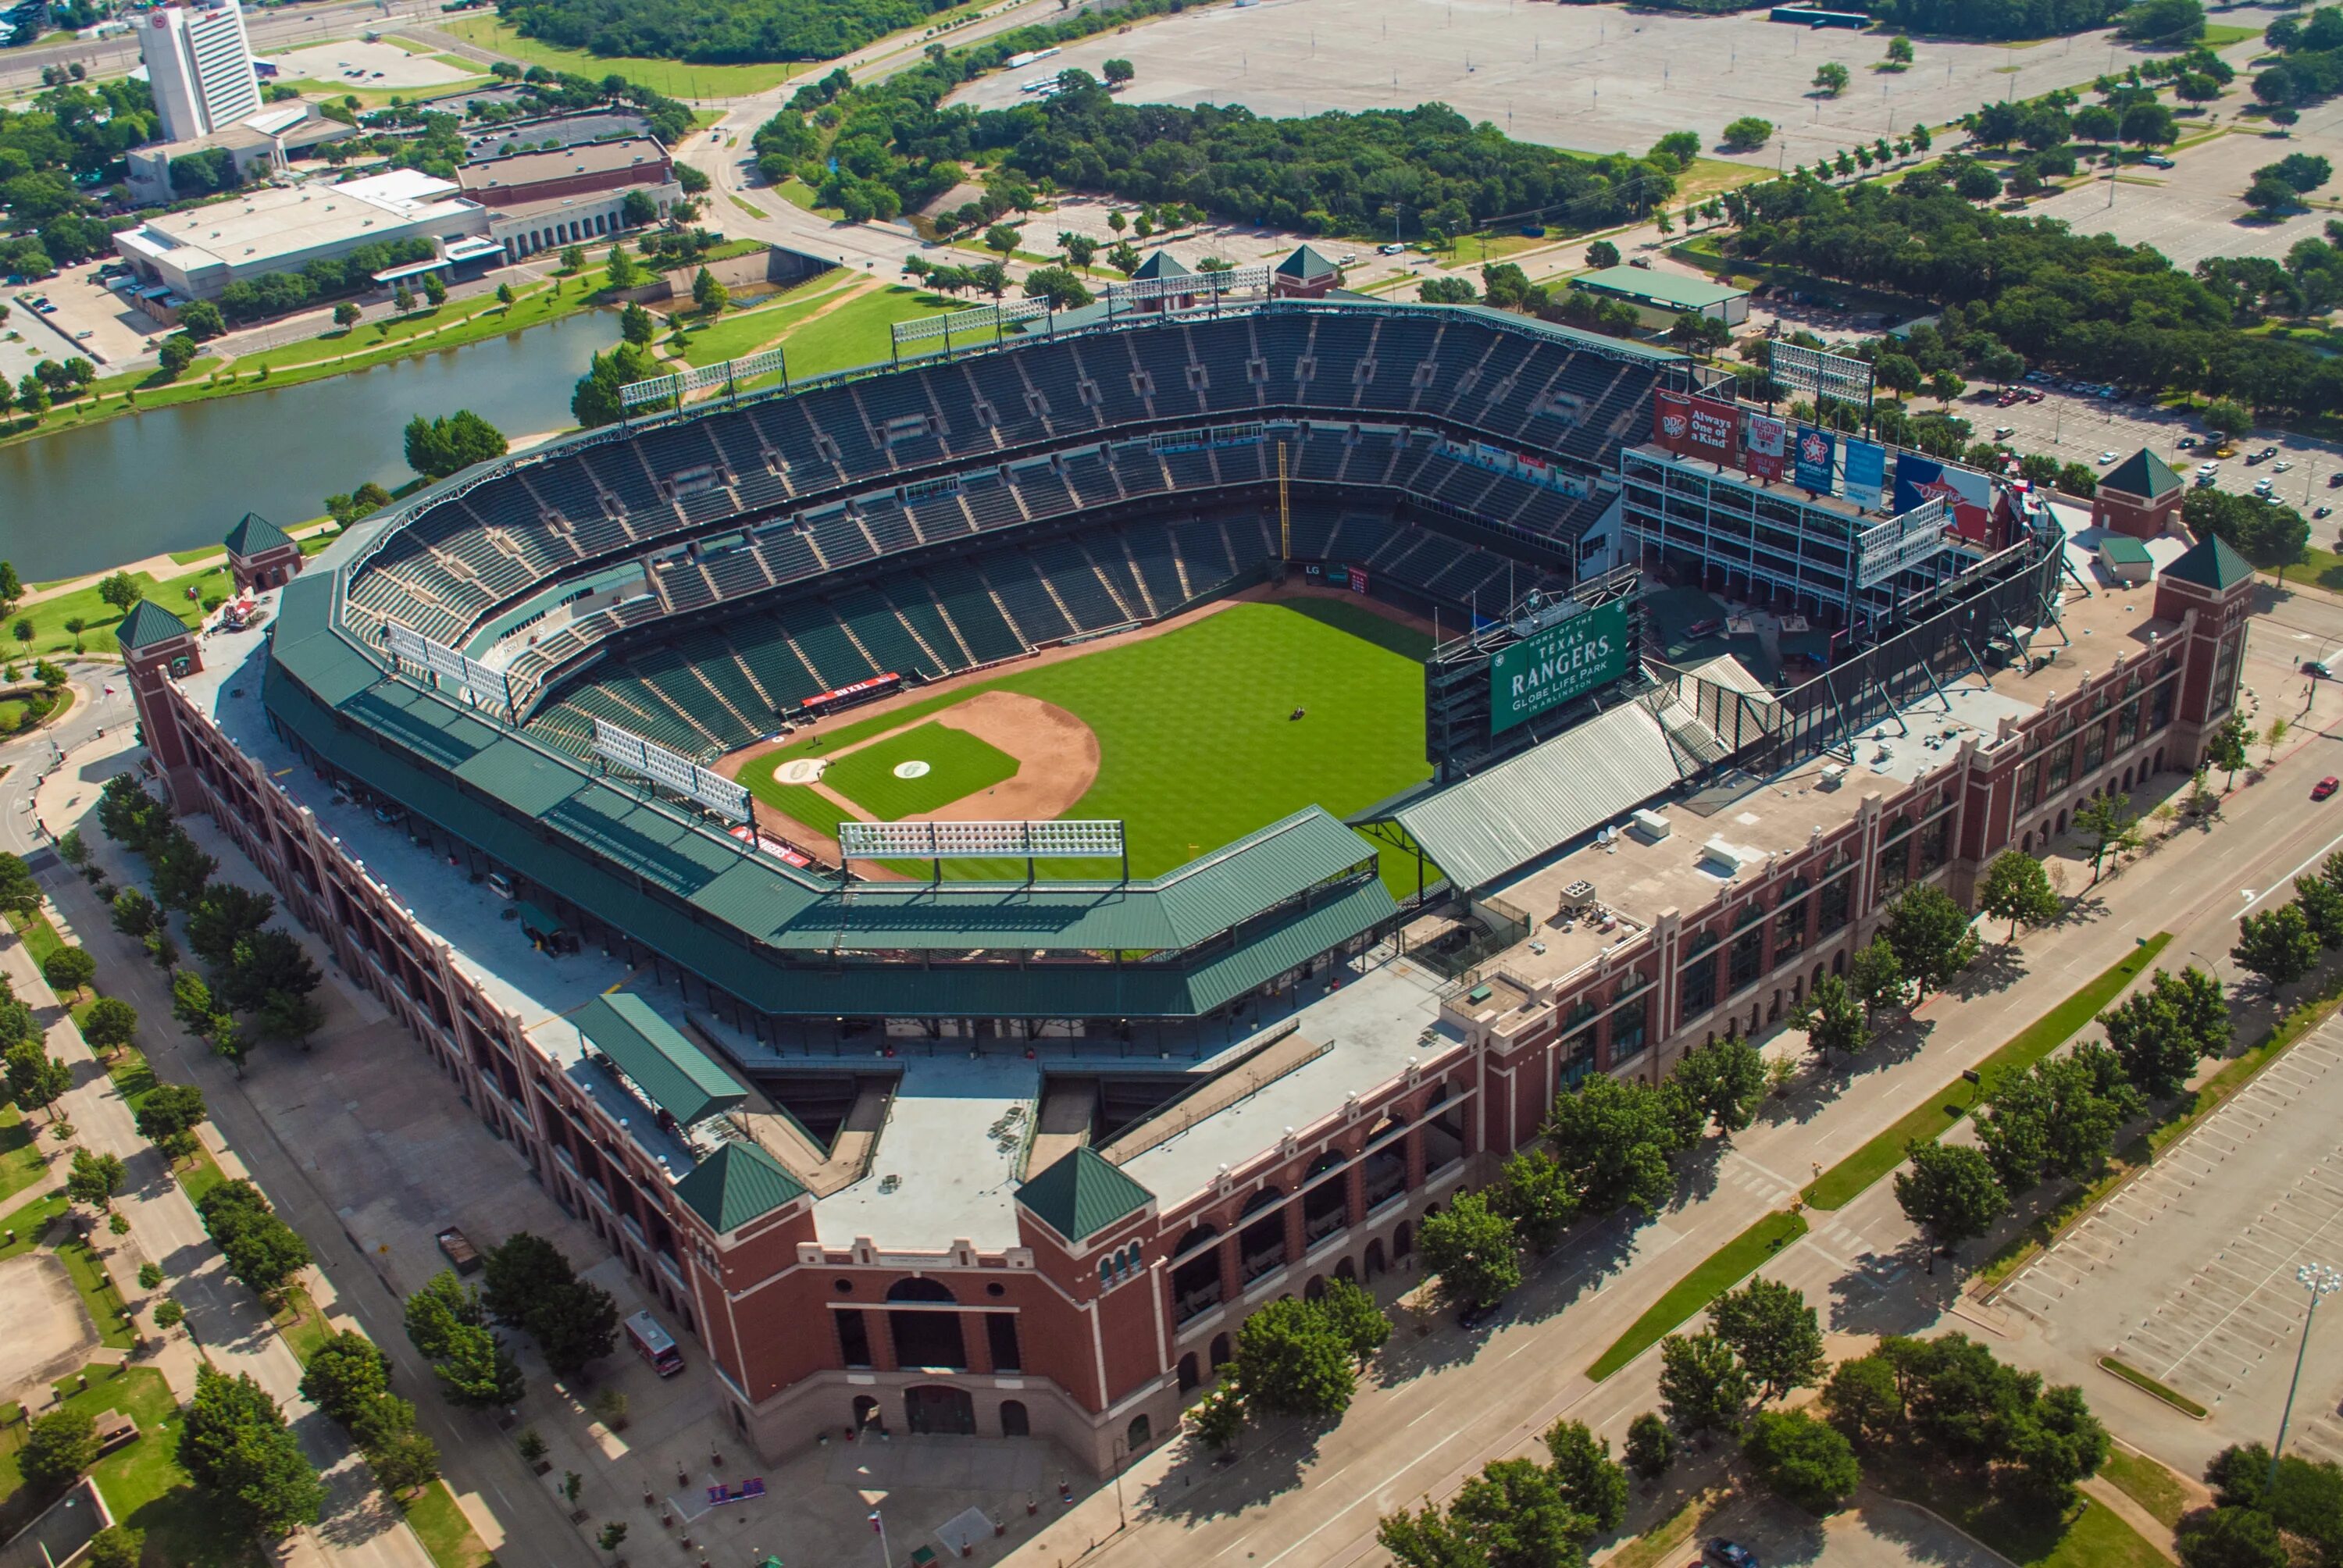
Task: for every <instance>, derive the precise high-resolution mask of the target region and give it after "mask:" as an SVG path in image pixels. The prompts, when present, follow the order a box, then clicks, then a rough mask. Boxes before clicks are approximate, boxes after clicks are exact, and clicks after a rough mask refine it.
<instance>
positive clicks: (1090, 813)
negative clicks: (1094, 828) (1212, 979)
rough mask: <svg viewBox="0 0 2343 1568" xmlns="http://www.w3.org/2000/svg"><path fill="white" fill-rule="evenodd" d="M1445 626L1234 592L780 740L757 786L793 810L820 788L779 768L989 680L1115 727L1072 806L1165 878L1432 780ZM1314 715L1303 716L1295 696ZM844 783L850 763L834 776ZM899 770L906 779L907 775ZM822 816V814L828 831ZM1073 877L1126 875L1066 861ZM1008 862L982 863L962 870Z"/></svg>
mask: <svg viewBox="0 0 2343 1568" xmlns="http://www.w3.org/2000/svg"><path fill="white" fill-rule="evenodd" d="M1429 642H1430V639H1429V638H1425V637H1423V636H1422V635H1421V634H1418V633H1413V632H1411V631H1409V630H1407V629H1406V628H1403V627H1400V626H1397V625H1395V624H1394V623H1393V622H1391V621H1389V620H1386V619H1384V618H1383V617H1381V616H1377V615H1374V614H1373V613H1372V612H1370V611H1368V610H1365V609H1363V608H1358V607H1357V606H1354V605H1350V604H1345V603H1343V602H1342V601H1341V600H1337V599H1318V598H1309V599H1296V600H1292V601H1290V602H1287V603H1282V604H1238V605H1232V606H1230V607H1229V608H1226V609H1224V610H1222V611H1221V612H1220V613H1219V614H1217V615H1213V616H1211V617H1208V618H1205V619H1203V620H1201V621H1198V622H1196V623H1195V624H1193V625H1192V626H1187V627H1183V628H1181V629H1179V630H1177V631H1174V632H1172V633H1169V634H1168V635H1166V636H1163V637H1159V638H1149V639H1147V640H1145V641H1142V642H1131V643H1125V644H1122V645H1121V646H1120V647H1113V648H1102V649H1101V650H1100V651H1099V652H1097V653H1094V654H1091V655H1090V656H1089V657H1087V658H1074V659H1068V660H1066V661H1065V662H1064V663H1061V664H1053V665H1047V666H1044V667H1042V668H1036V669H1028V670H1023V671H1020V672H1018V673H1015V674H1011V675H1007V676H1003V677H1001V678H999V679H995V680H988V681H983V682H980V683H979V684H977V685H974V686H971V687H967V688H963V689H960V690H956V691H951V692H948V693H944V694H942V695H940V696H938V697H935V698H932V699H929V700H927V701H924V702H919V703H913V704H911V705H910V706H909V707H906V708H901V709H895V710H894V711H892V712H890V713H884V714H880V715H878V716H876V717H875V718H871V719H863V720H860V721H859V722H857V723H852V724H847V725H842V726H840V728H838V729H832V730H829V731H828V732H827V733H825V734H824V735H823V736H822V738H821V744H820V746H819V747H817V746H814V745H812V744H809V743H805V742H799V743H798V744H796V745H792V746H787V747H783V748H781V749H779V750H777V751H774V752H770V753H768V754H767V755H766V756H764V757H762V758H759V759H758V760H757V761H756V762H755V763H753V764H751V765H750V766H749V768H747V769H744V770H743V771H742V773H741V775H740V781H741V782H742V783H744V784H746V785H747V786H748V787H749V789H751V790H752V791H754V792H755V793H756V795H757V796H758V798H759V799H762V800H765V801H766V802H768V803H769V804H770V805H772V806H773V807H775V808H776V809H779V810H781V811H784V812H787V813H789V815H791V816H793V817H794V816H798V815H799V812H800V811H805V812H807V813H809V814H810V813H812V812H813V811H814V810H815V808H814V806H813V805H811V804H810V803H809V801H814V800H819V799H820V797H818V796H814V795H813V794H812V791H810V790H806V789H789V788H788V787H786V786H781V785H777V784H775V783H774V781H773V771H774V769H776V768H777V767H779V765H780V764H781V763H783V762H786V761H789V759H793V758H798V757H811V756H825V755H831V754H834V753H835V752H836V750H837V749H838V748H839V747H840V746H841V745H844V744H848V743H850V742H852V741H854V740H857V739H865V738H868V737H870V736H871V735H875V734H878V733H880V731H882V730H887V729H895V728H898V727H900V726H901V725H904V724H907V723H910V722H911V721H912V720H914V719H921V718H925V717H927V716H929V715H930V714H934V713H937V712H940V711H941V710H943V709H947V708H950V707H951V706H953V705H954V704H956V703H960V702H962V701H965V700H967V699H969V698H970V697H972V696H974V695H975V694H976V693H978V692H980V691H995V690H998V691H1017V692H1023V693H1025V694H1026V695H1028V696H1031V697H1036V698H1039V699H1041V700H1042V701H1045V702H1052V703H1055V704H1057V705H1058V706H1059V707H1061V708H1063V709H1066V710H1067V711H1069V712H1071V713H1073V714H1074V715H1076V716H1077V717H1079V718H1080V719H1082V721H1083V722H1084V723H1086V724H1088V725H1089V726H1090V727H1091V729H1092V730H1093V731H1094V732H1095V733H1096V734H1097V736H1098V738H1099V749H1100V759H1099V774H1098V779H1097V780H1096V782H1095V783H1093V784H1092V786H1091V789H1090V791H1089V792H1088V793H1087V794H1085V795H1084V796H1083V797H1082V798H1081V799H1080V800H1079V801H1077V802H1075V804H1074V806H1073V808H1072V809H1071V810H1070V811H1069V812H1068V813H1067V815H1069V816H1071V817H1119V818H1121V819H1124V820H1125V821H1126V823H1127V824H1128V826H1127V828H1126V832H1127V834H1128V836H1129V839H1130V845H1131V871H1132V873H1133V874H1134V875H1138V876H1153V875H1155V874H1156V873H1158V872H1161V871H1165V870H1169V869H1172V867H1174V866H1179V865H1182V864H1185V863H1186V862H1187V861H1189V860H1192V859H1195V858H1196V857H1197V856H1198V855H1201V854H1202V853H1204V852H1205V851H1206V850H1208V849H1216V848H1218V847H1219V846H1221V845H1222V844H1225V843H1227V842H1228V841H1229V840H1230V839H1235V838H1238V837H1240V836H1242V834H1245V833H1248V832H1250V831H1252V829H1256V828H1260V827H1262V826H1264V825H1265V824H1267V823H1270V822H1272V821H1275V820H1276V819H1279V818H1281V817H1283V816H1285V815H1287V814H1288V813H1290V812H1292V811H1296V810H1299V809H1302V808H1303V807H1305V806H1308V805H1311V804H1313V803H1315V804H1318V805H1322V806H1323V807H1325V808H1326V809H1328V810H1329V811H1332V812H1333V813H1334V814H1335V815H1336V816H1343V815H1346V814H1348V813H1350V812H1352V811H1355V810H1358V809H1360V808H1362V807H1364V806H1370V805H1373V803H1374V802H1376V801H1378V800H1381V799H1384V798H1385V797H1387V796H1390V795H1393V794H1395V793H1397V792H1398V791H1399V790H1401V789H1404V788H1406V787H1407V786H1408V785H1410V784H1413V783H1415V782H1416V781H1418V780H1420V779H1423V778H1424V777H1425V775H1426V774H1427V772H1428V771H1429V770H1430V769H1429V766H1428V764H1426V762H1425V761H1424V759H1423V666H1422V664H1421V662H1420V661H1421V660H1422V658H1423V656H1424V654H1425V653H1426V652H1427V651H1429V649H1428V644H1429ZM1297 707H1299V708H1304V709H1308V710H1309V716H1308V717H1307V718H1306V719H1302V720H1300V721H1298V722H1297V721H1295V720H1293V719H1291V718H1290V717H1289V716H1290V715H1291V714H1292V711H1293V709H1295V708H1297ZM832 777H833V778H835V777H836V775H835V774H834V773H833V775H832ZM890 782H891V780H890ZM827 811H828V815H829V817H830V821H828V822H825V821H823V820H821V819H820V818H819V817H817V818H815V819H812V820H809V821H808V823H807V825H808V826H809V827H814V828H818V829H822V830H823V831H829V830H830V826H831V825H833V824H834V821H835V818H836V809H835V808H834V807H830V808H827ZM1058 869H1059V871H1060V874H1062V875H1069V876H1099V875H1109V874H1111V873H1112V871H1113V869H1114V868H1113V867H1112V866H1111V865H1108V864H1104V863H1100V864H1093V863H1091V862H1088V861H1066V862H1061V863H1060V865H1059V868H1058ZM946 870H947V872H948V873H951V872H957V874H959V875H961V876H970V877H975V876H993V875H999V874H1000V872H1001V868H1000V867H999V866H997V865H991V864H987V863H983V862H962V863H961V864H960V865H959V866H957V867H947V868H946ZM1383 875H1384V879H1385V880H1386V882H1387V883H1389V885H1391V886H1392V887H1393V888H1394V889H1401V888H1404V889H1405V890H1408V891H1411V892H1412V891H1413V890H1414V887H1415V864H1414V861H1413V859H1412V858H1410V859H1407V860H1405V861H1404V863H1402V862H1401V860H1400V859H1399V857H1398V856H1397V855H1396V854H1395V853H1387V854H1386V855H1385V858H1384V861H1383Z"/></svg>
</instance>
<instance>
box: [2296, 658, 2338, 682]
mask: <svg viewBox="0 0 2343 1568" xmlns="http://www.w3.org/2000/svg"><path fill="white" fill-rule="evenodd" d="M2302 673H2303V674H2305V675H2307V676H2309V677H2310V678H2312V679H2314V680H2332V679H2334V678H2335V677H2334V676H2333V675H2332V674H2331V673H2329V672H2328V668H2327V661H2326V660H2325V659H2323V658H2306V659H2304V660H2303V661H2302Z"/></svg>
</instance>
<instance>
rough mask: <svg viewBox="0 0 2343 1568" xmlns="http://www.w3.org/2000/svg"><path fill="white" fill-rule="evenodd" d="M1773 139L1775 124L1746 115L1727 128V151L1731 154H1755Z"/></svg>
mask: <svg viewBox="0 0 2343 1568" xmlns="http://www.w3.org/2000/svg"><path fill="white" fill-rule="evenodd" d="M1773 139H1774V122H1773V121H1771V120H1761V119H1759V118H1758V117H1757V116H1755V115H1744V116H1741V117H1740V118H1739V119H1737V120H1733V121H1730V122H1728V123H1727V124H1726V126H1725V151H1727V152H1731V153H1751V152H1755V151H1756V150H1757V149H1758V148H1759V147H1762V146H1765V144H1766V143H1767V142H1770V141H1772V140H1773Z"/></svg>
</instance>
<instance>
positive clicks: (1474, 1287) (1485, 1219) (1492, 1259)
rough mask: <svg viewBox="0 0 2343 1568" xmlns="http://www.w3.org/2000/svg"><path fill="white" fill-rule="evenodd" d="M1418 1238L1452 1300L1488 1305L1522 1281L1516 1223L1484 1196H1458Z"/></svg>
mask: <svg viewBox="0 0 2343 1568" xmlns="http://www.w3.org/2000/svg"><path fill="white" fill-rule="evenodd" d="M1417 1240H1418V1243H1419V1244H1420V1245H1421V1246H1422V1248H1423V1268H1424V1272H1426V1273H1428V1274H1430V1275H1431V1276H1432V1277H1433V1278H1434V1279H1436V1280H1438V1281H1439V1282H1440V1288H1441V1291H1442V1292H1443V1294H1444V1295H1446V1296H1448V1297H1449V1298H1451V1299H1452V1300H1454V1301H1456V1302H1462V1303H1465V1304H1468V1305H1475V1306H1485V1305H1488V1304H1491V1303H1493V1302H1496V1301H1498V1300H1499V1299H1501V1298H1502V1297H1503V1295H1504V1294H1505V1292H1508V1291H1510V1290H1512V1289H1513V1287H1514V1286H1516V1285H1518V1284H1520V1283H1521V1282H1522V1262H1521V1255H1520V1252H1519V1251H1518V1250H1517V1245H1516V1241H1515V1238H1514V1234H1513V1221H1511V1220H1509V1219H1507V1218H1506V1217H1505V1216H1504V1215H1503V1214H1502V1213H1500V1212H1499V1211H1497V1209H1496V1208H1495V1206H1494V1205H1493V1203H1492V1202H1491V1201H1490V1199H1489V1195H1488V1194H1487V1193H1485V1192H1460V1193H1459V1194H1457V1196H1456V1200H1455V1201H1454V1202H1453V1203H1451V1204H1449V1206H1448V1208H1447V1209H1446V1210H1445V1211H1443V1212H1441V1213H1438V1214H1434V1215H1432V1216H1431V1217H1430V1218H1428V1219H1426V1220H1425V1221H1423V1225H1422V1226H1421V1227H1420V1228H1419V1230H1418V1233H1417ZM1246 1387H1247V1388H1251V1387H1252V1384H1250V1383H1248V1384H1246Z"/></svg>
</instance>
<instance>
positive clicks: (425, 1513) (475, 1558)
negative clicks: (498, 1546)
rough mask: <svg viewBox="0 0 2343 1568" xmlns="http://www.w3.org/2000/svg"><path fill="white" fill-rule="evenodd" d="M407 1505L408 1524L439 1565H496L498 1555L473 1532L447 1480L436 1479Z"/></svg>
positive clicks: (482, 1567)
mask: <svg viewBox="0 0 2343 1568" xmlns="http://www.w3.org/2000/svg"><path fill="white" fill-rule="evenodd" d="M405 1507H406V1509H407V1523H409V1524H411V1525H413V1526H414V1527H415V1533H416V1536H417V1538H418V1539H419V1540H421V1541H422V1543H423V1549H424V1550H425V1551H426V1552H428V1553H431V1561H432V1562H433V1563H435V1564H437V1568H494V1565H495V1563H496V1558H495V1557H493V1556H491V1555H490V1554H489V1553H488V1547H487V1546H486V1545H484V1544H482V1543H481V1541H480V1538H479V1537H478V1535H476V1534H474V1533H472V1523H471V1521H470V1520H468V1519H466V1518H465V1517H464V1511H463V1510H462V1509H460V1508H458V1507H457V1506H456V1499H455V1497H454V1496H453V1495H452V1494H451V1493H449V1492H448V1490H447V1483H446V1482H444V1481H435V1482H433V1483H431V1484H430V1485H428V1486H427V1487H425V1488H424V1489H423V1490H422V1492H421V1493H417V1496H416V1497H415V1498H414V1499H413V1500H412V1501H411V1502H408V1503H406V1504H405Z"/></svg>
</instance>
